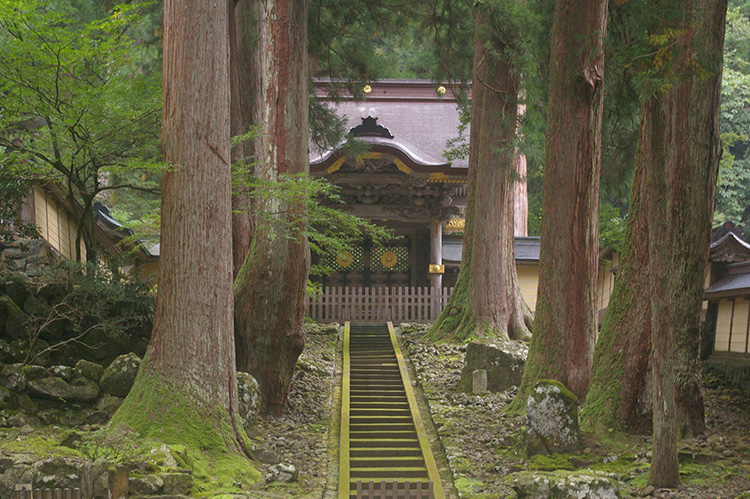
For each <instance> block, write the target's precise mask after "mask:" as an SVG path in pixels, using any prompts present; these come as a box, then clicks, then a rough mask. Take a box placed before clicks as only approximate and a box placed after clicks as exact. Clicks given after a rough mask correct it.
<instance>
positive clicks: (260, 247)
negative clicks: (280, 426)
mask: <svg viewBox="0 0 750 499" xmlns="http://www.w3.org/2000/svg"><path fill="white" fill-rule="evenodd" d="M265 18H266V24H267V36H265V37H264V44H263V45H264V53H265V66H266V67H265V71H264V74H265V75H266V80H265V82H264V87H265V90H264V102H263V106H262V108H263V113H264V115H263V122H262V123H263V124H262V143H263V148H262V157H261V158H260V159H261V162H260V165H259V166H258V168H259V169H260V171H259V173H260V175H262V176H263V177H265V178H268V179H275V178H277V177H278V176H279V175H280V174H295V173H301V172H306V171H308V168H309V165H308V152H307V148H308V137H307V135H308V134H307V130H308V111H307V110H308V104H307V97H308V94H307V67H308V65H307V1H306V0H272V1H269V2H267V3H266V16H265ZM261 209H266V210H269V211H271V212H275V213H281V215H279V216H281V217H287V216H288V217H292V218H290V219H289V220H292V221H294V220H299V215H301V214H300V213H299V210H300V207H299V206H295V205H290V206H286V205H284V203H282V201H280V200H271V201H270V202H269V205H268V206H265V207H262V208H261ZM294 223H296V224H299V223H301V222H294ZM298 228H301V227H298ZM309 265H310V257H309V250H308V246H307V240H306V238H305V237H303V236H301V235H299V234H288V233H286V231H284V230H283V229H280V228H279V227H276V226H259V227H257V228H256V230H255V233H254V234H253V240H252V243H251V247H250V252H249V254H248V257H247V259H246V260H245V263H244V264H243V266H242V269H241V270H240V273H239V275H238V276H237V280H236V282H235V335H236V340H237V360H238V364H237V365H238V368H239V369H240V370H242V371H247V372H249V373H251V374H252V375H253V376H255V378H256V379H257V380H258V383H259V384H260V387H261V391H262V394H263V407H262V410H263V412H264V413H266V414H269V415H272V416H280V415H281V414H282V413H283V412H284V407H285V406H286V400H287V396H288V394H289V388H290V385H291V381H292V375H293V373H294V366H295V365H296V363H297V358H298V357H299V354H300V353H302V349H303V347H304V342H305V337H304V330H303V329H302V322H303V319H304V299H305V290H306V286H307V273H308V270H309Z"/></svg>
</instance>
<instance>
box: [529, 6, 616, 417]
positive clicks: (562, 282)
mask: <svg viewBox="0 0 750 499" xmlns="http://www.w3.org/2000/svg"><path fill="white" fill-rule="evenodd" d="M606 23H607V1H606V0H575V1H562V0H558V1H556V2H555V11H554V24H553V33H552V36H553V38H552V40H553V41H552V51H551V62H550V64H551V69H550V98H549V106H548V120H547V151H546V161H545V170H544V184H543V193H542V213H543V214H544V216H543V218H542V229H541V250H540V251H541V253H540V263H539V265H540V268H539V290H538V299H537V307H536V317H535V321H534V337H533V338H532V340H531V347H530V351H529V357H528V361H527V363H526V367H525V370H524V375H523V380H522V383H521V387H520V389H519V392H518V395H517V397H516V402H515V403H514V406H515V407H516V408H521V407H523V406H525V403H526V396H527V395H528V392H529V390H530V389H531V387H532V386H533V384H534V383H535V382H536V381H537V380H539V379H542V378H553V379H556V380H558V381H560V382H562V383H563V384H565V385H566V386H567V387H568V388H569V389H570V390H571V391H572V392H573V393H574V394H575V395H576V396H577V397H579V399H581V400H583V399H584V397H585V396H586V390H587V388H588V383H589V376H590V371H591V361H592V357H593V351H594V342H595V340H596V279H597V270H598V253H599V223H598V214H599V172H600V169H601V128H602V111H603V102H604V85H603V84H602V78H603V67H604V52H603V40H604V33H605V32H606ZM582 33H585V34H587V35H585V36H582Z"/></svg>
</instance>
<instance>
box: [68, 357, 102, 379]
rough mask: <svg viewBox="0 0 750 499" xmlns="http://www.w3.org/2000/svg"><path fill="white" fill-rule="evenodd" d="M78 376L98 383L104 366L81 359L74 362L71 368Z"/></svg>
mask: <svg viewBox="0 0 750 499" xmlns="http://www.w3.org/2000/svg"><path fill="white" fill-rule="evenodd" d="M73 370H74V371H75V373H76V374H77V375H78V376H82V377H84V378H86V379H90V380H91V381H93V382H95V383H98V382H99V380H100V379H101V378H102V374H104V366H102V365H101V364H97V363H95V362H89V361H88V360H84V359H81V360H79V361H78V362H76V365H75V367H74V368H73Z"/></svg>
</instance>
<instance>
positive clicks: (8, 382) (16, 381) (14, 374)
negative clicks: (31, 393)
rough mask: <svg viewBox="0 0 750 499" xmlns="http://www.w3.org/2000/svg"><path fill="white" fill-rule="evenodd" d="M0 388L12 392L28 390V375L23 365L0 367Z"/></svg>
mask: <svg viewBox="0 0 750 499" xmlns="http://www.w3.org/2000/svg"><path fill="white" fill-rule="evenodd" d="M0 386H2V387H3V388H7V389H8V390H10V391H12V392H18V393H20V392H23V391H25V390H26V374H24V372H23V366H22V365H21V364H14V365H7V364H6V365H3V366H2V367H0Z"/></svg>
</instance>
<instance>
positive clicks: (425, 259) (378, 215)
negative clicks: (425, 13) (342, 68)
mask: <svg viewBox="0 0 750 499" xmlns="http://www.w3.org/2000/svg"><path fill="white" fill-rule="evenodd" d="M363 91H364V96H365V97H364V99H363V100H359V101H357V100H355V99H353V98H351V97H346V96H344V97H343V98H342V97H341V96H339V97H338V98H337V99H335V100H333V99H329V98H328V97H327V94H328V92H327V91H326V82H325V81H319V82H318V85H317V87H316V92H317V95H318V97H319V98H320V99H321V100H322V101H323V102H324V103H325V104H326V105H328V106H330V107H332V108H333V109H334V110H335V111H336V113H337V114H339V115H340V116H342V117H344V118H345V119H346V121H347V128H348V130H349V133H350V134H351V135H352V136H353V137H355V138H356V139H358V140H359V141H361V142H364V143H365V144H366V146H367V152H366V153H365V154H364V155H362V156H360V157H351V156H348V155H347V154H346V153H345V150H346V149H345V148H344V147H339V148H338V149H334V150H323V151H321V150H318V149H316V148H315V147H314V146H312V147H311V150H310V171H311V174H312V175H314V176H317V177H325V178H326V179H327V180H328V181H329V182H331V183H333V184H335V185H337V186H339V187H340V188H341V192H340V194H341V197H342V199H343V201H344V203H345V205H344V206H345V209H346V210H348V211H350V212H351V213H354V214H355V215H357V216H360V217H362V218H366V219H368V220H370V221H372V222H375V223H377V224H380V225H383V226H385V227H388V228H390V229H392V231H393V232H394V233H395V234H396V235H398V236H400V238H399V239H398V240H396V241H394V242H391V243H387V244H386V245H385V246H384V247H377V246H374V245H372V244H370V242H369V241H366V240H365V241H362V242H361V243H360V244H358V245H357V246H355V247H354V248H353V250H352V251H347V252H342V253H341V254H338V255H329V256H328V257H327V263H328V264H329V265H330V266H331V267H332V268H333V269H334V271H333V273H332V274H331V275H329V276H327V277H325V278H323V279H321V284H322V286H323V294H322V295H321V296H319V297H317V298H315V299H312V300H310V305H309V307H308V314H309V315H310V316H311V317H312V318H314V319H316V320H341V318H342V316H343V317H348V318H357V317H358V318H361V319H363V320H365V319H373V320H376V319H383V318H390V319H393V320H395V321H400V320H431V319H434V318H436V317H437V314H438V313H439V312H440V310H441V309H442V306H444V304H445V302H446V301H447V296H448V295H449V294H450V290H451V288H452V286H454V284H455V282H456V278H457V275H458V269H459V266H460V263H461V257H462V252H463V242H462V235H463V234H462V233H463V228H464V221H465V219H464V217H465V209H466V183H467V178H468V158H458V159H454V160H448V159H447V158H446V155H445V153H446V151H447V150H449V149H450V147H451V144H452V143H454V142H455V140H456V139H457V137H458V135H459V132H458V130H459V125H460V124H461V122H460V118H459V109H458V103H457V101H456V98H455V92H456V91H457V89H455V88H451V87H447V88H446V86H443V85H440V84H436V83H433V82H430V81H425V80H382V81H379V82H376V83H372V84H371V85H367V86H365V87H364V89H363ZM520 111H521V112H522V111H523V110H522V109H521V110H520ZM463 135H464V137H466V139H467V140H468V137H469V128H468V127H467V128H466V130H465V131H464V134H463ZM514 166H515V169H516V172H517V175H518V178H519V179H520V180H519V181H518V182H517V183H516V189H515V196H514V208H515V210H514V211H515V220H514V227H513V228H512V230H513V231H514V235H515V258H516V268H517V270H518V277H519V283H520V286H521V291H522V293H523V296H524V299H525V300H526V302H527V303H528V304H529V306H530V308H531V309H532V310H534V308H535V305H536V297H537V296H536V295H537V284H538V280H539V238H538V237H529V236H528V235H527V219H528V201H527V187H526V180H525V178H526V160H525V158H524V157H523V156H521V155H516V160H515V165H514ZM615 256H616V255H615ZM603 265H604V266H605V267H606V268H603V269H602V272H601V274H602V276H600V282H599V286H600V288H601V290H602V293H600V306H601V308H603V309H604V308H606V306H607V303H608V299H609V293H610V292H611V287H612V282H613V281H614V272H612V269H613V268H616V263H614V264H613V263H612V259H611V258H609V259H608V260H607V261H604V260H603ZM347 314H350V315H347Z"/></svg>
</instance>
